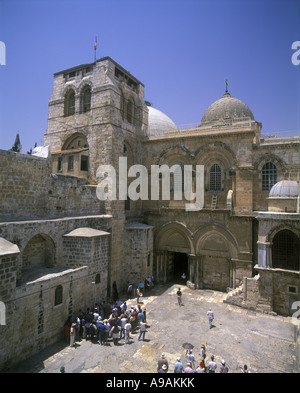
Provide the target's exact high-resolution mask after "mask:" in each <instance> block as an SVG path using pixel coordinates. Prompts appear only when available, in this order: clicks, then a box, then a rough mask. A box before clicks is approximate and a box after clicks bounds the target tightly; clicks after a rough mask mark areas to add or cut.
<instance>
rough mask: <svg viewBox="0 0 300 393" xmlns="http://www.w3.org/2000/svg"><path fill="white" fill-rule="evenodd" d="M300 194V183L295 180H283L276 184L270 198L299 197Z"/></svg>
mask: <svg viewBox="0 0 300 393" xmlns="http://www.w3.org/2000/svg"><path fill="white" fill-rule="evenodd" d="M298 195H300V184H298V182H296V181H294V180H281V181H279V182H278V183H276V184H274V186H273V187H272V188H271V190H270V193H269V198H297V197H298Z"/></svg>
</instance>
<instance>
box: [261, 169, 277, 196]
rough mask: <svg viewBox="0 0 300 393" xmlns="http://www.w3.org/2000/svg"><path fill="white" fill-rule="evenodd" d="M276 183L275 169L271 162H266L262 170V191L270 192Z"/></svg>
mask: <svg viewBox="0 0 300 393" xmlns="http://www.w3.org/2000/svg"><path fill="white" fill-rule="evenodd" d="M276 183H277V168H276V165H274V164H273V163H272V162H267V163H266V164H265V165H264V166H263V168H262V190H263V191H270V190H271V188H272V187H273V186H274V184H276Z"/></svg>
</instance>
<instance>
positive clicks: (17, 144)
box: [11, 134, 22, 153]
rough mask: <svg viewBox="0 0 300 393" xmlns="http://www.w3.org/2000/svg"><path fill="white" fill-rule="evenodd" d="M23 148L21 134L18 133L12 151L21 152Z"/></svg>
mask: <svg viewBox="0 0 300 393" xmlns="http://www.w3.org/2000/svg"><path fill="white" fill-rule="evenodd" d="M21 150H22V145H21V142H20V137H19V134H17V136H16V139H15V143H14V144H13V147H12V148H11V151H15V152H16V153H20V152H21Z"/></svg>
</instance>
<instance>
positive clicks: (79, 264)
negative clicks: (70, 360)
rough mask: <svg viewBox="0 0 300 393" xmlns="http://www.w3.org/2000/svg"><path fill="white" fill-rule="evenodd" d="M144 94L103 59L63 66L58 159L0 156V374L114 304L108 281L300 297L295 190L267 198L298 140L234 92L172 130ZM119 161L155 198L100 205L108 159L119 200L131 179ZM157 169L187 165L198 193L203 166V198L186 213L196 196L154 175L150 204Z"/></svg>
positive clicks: (270, 306) (58, 81) (55, 142)
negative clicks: (98, 307)
mask: <svg viewBox="0 0 300 393" xmlns="http://www.w3.org/2000/svg"><path fill="white" fill-rule="evenodd" d="M144 89H145V88H144V85H143V84H142V83H141V82H140V81H139V80H138V79H136V78H135V77H134V76H132V75H131V74H130V73H129V72H128V71H126V70H125V69H124V68H123V67H121V66H120V65H119V64H117V63H116V62H115V61H114V60H112V59H111V58H109V57H105V58H102V59H99V60H97V61H95V62H94V63H91V64H84V65H80V66H77V67H73V68H71V69H68V70H64V71H61V72H57V73H56V74H54V78H53V90H52V94H51V97H50V100H49V112H48V127H47V131H46V133H45V136H44V145H45V147H47V148H48V150H49V151H50V155H49V156H48V157H42V156H39V154H35V153H34V154H33V155H31V156H29V155H23V154H19V153H14V152H7V151H0V179H1V188H0V201H1V210H0V214H1V218H0V220H1V221H0V302H1V303H0V305H1V309H0V317H1V321H3V313H4V312H5V317H6V318H5V324H3V323H2V324H1V326H0V333H1V334H0V346H1V354H0V369H2V368H4V369H5V368H6V367H9V366H10V365H12V364H13V363H15V362H16V361H19V360H23V359H25V358H27V357H28V356H30V355H32V354H34V353H36V352H37V351H39V350H41V349H42V348H44V347H46V346H47V345H49V344H51V343H53V342H54V341H56V340H57V339H59V338H60V337H62V335H63V334H64V323H65V321H66V319H67V318H68V317H72V318H73V317H74V316H76V314H77V313H78V311H79V310H80V309H86V307H88V306H91V305H92V304H93V303H94V302H96V301H99V300H100V299H103V298H104V299H110V297H111V294H112V283H113V282H115V283H116V285H117V288H118V290H119V292H123V290H124V289H125V285H126V283H127V281H132V282H135V283H138V282H139V281H141V280H144V279H145V277H147V276H149V275H150V276H151V275H154V277H155V279H156V281H163V282H167V281H173V282H174V281H175V282H182V283H184V284H187V285H188V286H189V287H191V288H193V289H199V288H204V289H206V288H207V289H214V290H220V291H227V292H229V294H228V298H227V301H228V302H230V303H232V304H236V305H238V306H241V307H247V308H251V309H256V310H259V311H263V312H270V313H274V312H275V313H279V314H283V315H288V314H290V313H291V310H292V304H293V303H294V302H295V301H299V300H300V288H299V282H300V281H299V272H300V257H299V238H300V227H299V225H300V219H299V217H300V216H299V195H298V199H297V195H294V196H293V197H292V198H294V199H293V200H289V202H288V204H287V203H286V202H284V200H283V195H278V196H277V197H276V198H275V199H270V198H269V192H270V188H271V187H272V186H273V184H274V183H276V182H280V181H281V180H285V179H291V178H293V179H294V180H295V181H298V182H299V177H297V176H299V169H300V159H299V142H300V141H299V138H298V137H294V138H272V137H263V136H262V135H261V129H262V125H261V123H259V122H257V121H256V120H255V118H254V115H253V114H252V112H251V111H250V109H249V108H248V107H247V105H246V104H244V103H243V102H242V101H240V100H238V99H235V98H234V97H232V96H231V95H230V94H229V93H228V91H227V90H226V92H225V94H224V95H223V97H221V98H220V99H219V100H217V101H216V102H215V103H213V104H212V105H211V106H210V107H209V108H208V109H207V111H206V112H205V115H204V116H203V119H202V121H201V123H199V125H197V126H195V127H193V128H189V129H180V128H178V127H176V126H174V127H173V126H172V125H173V124H174V123H173V122H172V121H171V119H169V118H168V117H167V116H166V115H164V114H162V112H160V111H158V110H155V109H154V108H152V107H151V106H150V103H147V102H145V101H144ZM151 116H152V117H153V116H155V118H152V117H151ZM160 127H161V128H160ZM172 127H173V129H171V128H172ZM120 157H124V158H125V157H126V159H127V168H126V171H127V169H129V168H130V167H131V166H133V165H135V164H139V165H143V167H144V168H145V170H146V172H147V174H148V179H147V181H146V182H144V185H145V184H148V198H143V199H142V200H141V198H137V200H132V199H131V198H129V197H128V195H127V196H126V195H123V196H122V198H118V197H117V198H116V200H109V199H108V200H104V201H101V200H99V198H98V197H97V184H98V183H100V182H101V181H102V180H103V179H105V176H106V175H105V171H102V173H101V171H99V167H100V169H101V165H110V166H111V167H113V168H114V169H115V171H116V177H117V182H116V183H117V184H116V195H117V196H119V191H120V190H121V189H122V188H123V189H124V187H125V186H132V182H133V178H132V177H130V176H127V172H126V177H125V175H124V172H122V168H119V159H120ZM153 165H157V166H159V168H161V167H162V166H163V165H166V166H167V167H168V168H171V167H172V166H173V165H177V166H179V168H180V172H181V174H182V173H184V170H183V168H184V167H185V166H187V165H190V166H191V167H192V169H193V171H192V174H191V184H192V191H193V192H195V191H197V187H199V184H198V177H197V171H196V170H195V168H196V167H197V166H201V167H202V168H204V181H203V184H202V183H201V187H202V189H201V190H202V191H203V206H201V208H200V209H198V210H196V211H187V210H186V204H187V203H191V202H193V200H189V198H188V197H187V196H186V195H184V196H183V198H182V199H178V198H177V197H175V196H176V195H178V194H177V193H178V192H179V191H180V190H181V192H182V191H184V188H183V186H182V183H181V184H180V185H178V178H176V179H177V180H175V174H172V173H170V178H169V180H170V185H168V184H167V189H168V190H169V191H170V197H169V198H163V195H162V191H161V190H162V187H163V185H164V182H165V181H166V178H165V177H164V176H160V177H159V178H158V184H159V189H160V190H159V197H158V198H157V199H155V198H152V199H151V197H150V195H151V191H152V187H154V183H153V184H152V177H151V174H152V173H151V171H152V168H153ZM144 180H145V179H144ZM139 187H141V185H140V186H139ZM140 191H141V190H140ZM297 242H298V243H297ZM297 244H298V245H297ZM289 247H290V248H289ZM287 250H292V251H291V253H290V254H289V255H287V254H288V252H287ZM182 273H185V274H186V276H187V278H186V280H185V281H182V279H181V275H182ZM3 306H4V307H3ZM3 309H4V311H3ZM16 326H17V328H16ZM24 326H26V328H23V327H24ZM12 343H13V344H12Z"/></svg>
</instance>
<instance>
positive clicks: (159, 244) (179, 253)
mask: <svg viewBox="0 0 300 393" xmlns="http://www.w3.org/2000/svg"><path fill="white" fill-rule="evenodd" d="M191 237H192V236H191V233H190V232H189V231H188V230H187V228H186V227H185V226H184V225H182V224H180V223H172V224H167V225H166V226H165V227H163V228H162V229H161V230H160V231H159V232H158V234H157V235H156V237H155V252H154V255H155V257H154V266H153V274H154V276H155V279H156V281H161V282H167V281H176V282H177V283H182V284H186V281H187V280H188V278H189V271H188V270H189V255H190V254H191V252H192V250H193V246H192V241H191ZM182 273H186V275H187V279H186V280H184V281H182V279H181V277H180V276H181V274H182Z"/></svg>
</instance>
